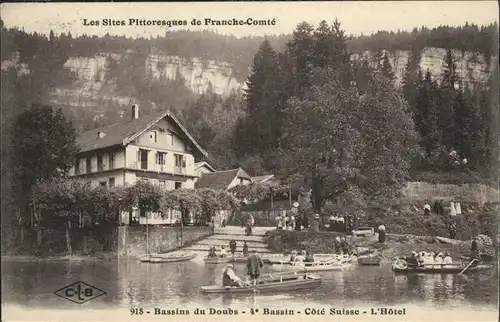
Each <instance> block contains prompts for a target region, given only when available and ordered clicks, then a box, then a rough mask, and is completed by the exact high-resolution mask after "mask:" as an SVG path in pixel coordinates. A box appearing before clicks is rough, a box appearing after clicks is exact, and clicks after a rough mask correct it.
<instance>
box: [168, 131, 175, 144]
mask: <svg viewBox="0 0 500 322" xmlns="http://www.w3.org/2000/svg"><path fill="white" fill-rule="evenodd" d="M167 144H168V145H174V136H173V135H172V134H167Z"/></svg>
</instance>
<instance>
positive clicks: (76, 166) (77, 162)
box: [75, 159, 80, 174]
mask: <svg viewBox="0 0 500 322" xmlns="http://www.w3.org/2000/svg"><path fill="white" fill-rule="evenodd" d="M79 173H80V159H76V162H75V174H79Z"/></svg>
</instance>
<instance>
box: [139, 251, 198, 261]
mask: <svg viewBox="0 0 500 322" xmlns="http://www.w3.org/2000/svg"><path fill="white" fill-rule="evenodd" d="M195 257H196V254H195V253H192V252H182V253H165V254H157V253H156V254H145V255H141V256H139V260H140V261H141V262H143V263H171V262H182V261H188V260H191V259H193V258H195Z"/></svg>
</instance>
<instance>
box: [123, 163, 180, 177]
mask: <svg viewBox="0 0 500 322" xmlns="http://www.w3.org/2000/svg"><path fill="white" fill-rule="evenodd" d="M128 168H132V169H137V170H144V171H153V172H164V173H173V174H188V172H187V171H186V168H181V167H172V166H169V165H160V164H156V163H154V162H147V163H146V162H132V163H129V166H128Z"/></svg>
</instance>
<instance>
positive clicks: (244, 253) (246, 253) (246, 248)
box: [243, 241, 248, 257]
mask: <svg viewBox="0 0 500 322" xmlns="http://www.w3.org/2000/svg"><path fill="white" fill-rule="evenodd" d="M247 256H248V244H247V242H246V241H244V242H243V257H247Z"/></svg>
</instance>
